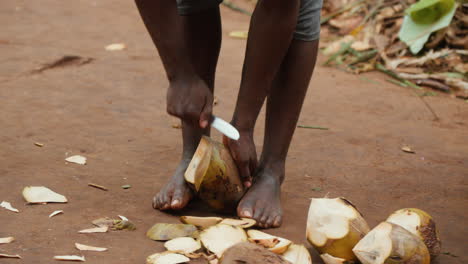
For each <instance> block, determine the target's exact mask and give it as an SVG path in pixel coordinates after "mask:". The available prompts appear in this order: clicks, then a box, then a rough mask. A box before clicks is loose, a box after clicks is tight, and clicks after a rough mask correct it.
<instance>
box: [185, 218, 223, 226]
mask: <svg viewBox="0 0 468 264" xmlns="http://www.w3.org/2000/svg"><path fill="white" fill-rule="evenodd" d="M180 221H181V222H182V223H184V224H190V225H194V226H196V227H200V228H207V227H210V226H214V225H216V224H219V223H220V222H221V221H223V219H222V218H221V217H212V216H210V217H200V216H181V217H180Z"/></svg>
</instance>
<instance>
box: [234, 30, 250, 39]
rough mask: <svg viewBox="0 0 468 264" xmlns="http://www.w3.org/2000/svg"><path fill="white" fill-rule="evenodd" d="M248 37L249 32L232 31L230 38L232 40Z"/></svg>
mask: <svg viewBox="0 0 468 264" xmlns="http://www.w3.org/2000/svg"><path fill="white" fill-rule="evenodd" d="M248 35H249V32H248V31H231V32H229V36H230V37H231V38H238V39H247V36H248Z"/></svg>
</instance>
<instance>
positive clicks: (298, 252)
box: [283, 244, 312, 264]
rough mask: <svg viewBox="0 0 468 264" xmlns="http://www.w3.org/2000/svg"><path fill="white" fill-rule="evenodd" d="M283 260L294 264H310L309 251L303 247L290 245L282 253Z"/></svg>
mask: <svg viewBox="0 0 468 264" xmlns="http://www.w3.org/2000/svg"><path fill="white" fill-rule="evenodd" d="M283 258H284V259H286V260H287V261H289V262H291V263H294V264H312V258H311V257H310V254H309V251H308V250H307V248H306V247H304V246H303V245H296V244H293V245H290V246H289V248H288V250H286V252H284V253H283Z"/></svg>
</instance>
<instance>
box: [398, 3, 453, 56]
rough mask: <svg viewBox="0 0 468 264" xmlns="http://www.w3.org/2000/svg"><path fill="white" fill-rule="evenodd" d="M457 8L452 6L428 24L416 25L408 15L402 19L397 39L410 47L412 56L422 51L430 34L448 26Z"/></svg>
mask: <svg viewBox="0 0 468 264" xmlns="http://www.w3.org/2000/svg"><path fill="white" fill-rule="evenodd" d="M431 1H432V0H431ZM439 1H445V0H439ZM451 1H453V0H451ZM457 7H458V4H453V5H452V8H451V9H450V10H449V11H448V12H447V13H445V14H444V15H443V16H442V17H440V18H439V19H438V20H436V21H435V22H433V23H430V24H418V23H416V22H415V21H414V20H413V19H412V17H411V16H410V15H406V16H405V18H404V19H403V25H402V26H401V28H400V32H399V33H398V37H399V38H400V40H401V41H403V42H405V43H406V44H407V45H408V46H409V47H410V50H411V52H412V53H413V54H416V53H418V52H419V51H421V50H422V48H423V47H424V44H425V43H426V42H427V40H428V39H429V36H430V35H431V33H432V32H435V31H437V30H440V29H442V28H445V27H447V26H448V25H450V22H451V21H452V19H453V16H454V15H455V10H456V9H457ZM410 8H411V7H410Z"/></svg>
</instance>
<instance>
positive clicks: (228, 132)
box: [211, 116, 240, 140]
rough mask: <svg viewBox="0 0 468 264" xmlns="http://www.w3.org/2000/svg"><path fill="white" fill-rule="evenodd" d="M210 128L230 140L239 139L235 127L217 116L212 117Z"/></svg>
mask: <svg viewBox="0 0 468 264" xmlns="http://www.w3.org/2000/svg"><path fill="white" fill-rule="evenodd" d="M211 126H212V127H214V128H216V129H217V130H218V131H219V132H221V133H222V134H223V135H225V136H226V137H228V138H230V139H234V140H238V139H239V137H240V135H239V131H237V129H236V128H235V127H233V126H232V125H231V124H229V123H228V122H226V121H224V120H223V119H221V118H219V117H217V116H213V122H212V123H211Z"/></svg>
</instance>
